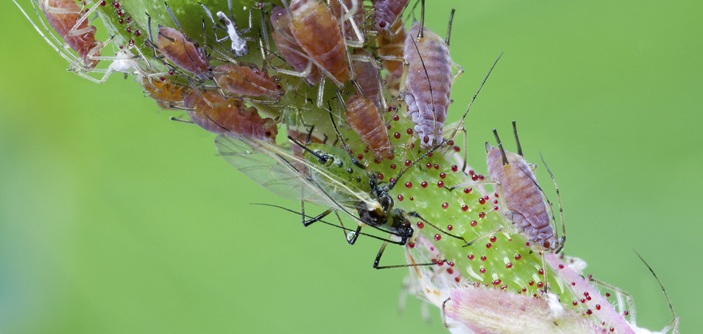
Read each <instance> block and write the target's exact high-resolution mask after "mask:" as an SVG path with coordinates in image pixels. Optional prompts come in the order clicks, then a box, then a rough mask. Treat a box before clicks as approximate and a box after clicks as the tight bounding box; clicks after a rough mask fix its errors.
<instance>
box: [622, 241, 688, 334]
mask: <svg viewBox="0 0 703 334" xmlns="http://www.w3.org/2000/svg"><path fill="white" fill-rule="evenodd" d="M632 251H633V252H635V254H637V257H639V258H640V260H642V262H643V263H644V265H645V266H647V269H649V271H650V272H651V273H652V275H654V278H655V279H656V280H657V283H659V287H660V288H661V289H662V292H663V293H664V297H666V302H667V303H668V304H669V310H670V311H671V317H672V318H673V320H671V322H670V323H669V324H668V325H666V327H664V329H662V331H661V333H667V332H669V329H670V328H671V327H672V326H673V331H672V334H673V333H678V332H679V318H678V317H677V316H676V312H674V306H673V305H671V299H669V294H668V293H666V289H664V285H663V284H662V281H661V280H660V279H659V276H657V274H656V273H655V272H654V269H652V267H650V266H649V264H648V263H647V261H645V260H644V258H642V255H640V253H637V251H636V250H634V249H632Z"/></svg>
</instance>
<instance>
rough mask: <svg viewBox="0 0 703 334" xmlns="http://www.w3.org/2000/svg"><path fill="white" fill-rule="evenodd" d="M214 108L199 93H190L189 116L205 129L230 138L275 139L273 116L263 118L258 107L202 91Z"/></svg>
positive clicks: (188, 102)
mask: <svg viewBox="0 0 703 334" xmlns="http://www.w3.org/2000/svg"><path fill="white" fill-rule="evenodd" d="M201 94H202V95H203V96H204V97H205V98H206V99H207V100H208V101H209V102H210V104H212V107H211V106H210V105H209V104H208V103H207V102H206V101H205V100H204V99H203V97H201V96H200V94H198V93H197V92H194V93H191V94H190V95H188V96H187V97H186V98H185V100H184V101H183V104H184V105H185V107H186V108H189V109H190V110H188V116H190V119H191V120H192V121H193V123H195V124H197V125H198V126H200V127H201V128H203V129H205V130H207V131H210V132H212V133H217V134H222V135H225V136H230V137H240V136H247V137H252V138H256V139H259V140H265V141H274V140H275V139H276V135H277V134H278V128H277V127H276V123H275V122H274V120H273V119H270V118H261V116H259V113H258V111H257V110H256V108H254V107H249V108H247V107H245V106H244V104H243V103H242V102H241V101H240V100H237V99H228V100H225V99H224V98H223V97H221V96H219V95H217V94H213V93H210V92H207V91H204V92H202V93H201Z"/></svg>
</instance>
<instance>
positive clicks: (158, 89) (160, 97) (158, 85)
mask: <svg viewBox="0 0 703 334" xmlns="http://www.w3.org/2000/svg"><path fill="white" fill-rule="evenodd" d="M142 85H143V86H144V90H146V92H147V94H149V97H151V98H152V99H154V100H156V101H157V102H164V103H179V102H183V98H184V96H186V95H188V94H190V92H191V89H190V88H188V87H186V86H181V85H178V84H175V83H173V82H170V81H163V82H162V81H158V80H156V81H153V82H147V79H143V80H142Z"/></svg>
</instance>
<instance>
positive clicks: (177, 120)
mask: <svg viewBox="0 0 703 334" xmlns="http://www.w3.org/2000/svg"><path fill="white" fill-rule="evenodd" d="M168 119H169V120H171V121H176V122H181V123H188V124H193V121H191V120H187V119H183V118H177V117H173V116H171V117H169V118H168Z"/></svg>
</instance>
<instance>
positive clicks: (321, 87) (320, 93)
mask: <svg viewBox="0 0 703 334" xmlns="http://www.w3.org/2000/svg"><path fill="white" fill-rule="evenodd" d="M325 79H326V77H325V76H322V79H320V83H319V84H318V85H319V88H318V89H317V103H316V104H315V105H316V106H317V107H318V108H322V103H323V98H324V96H325Z"/></svg>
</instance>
